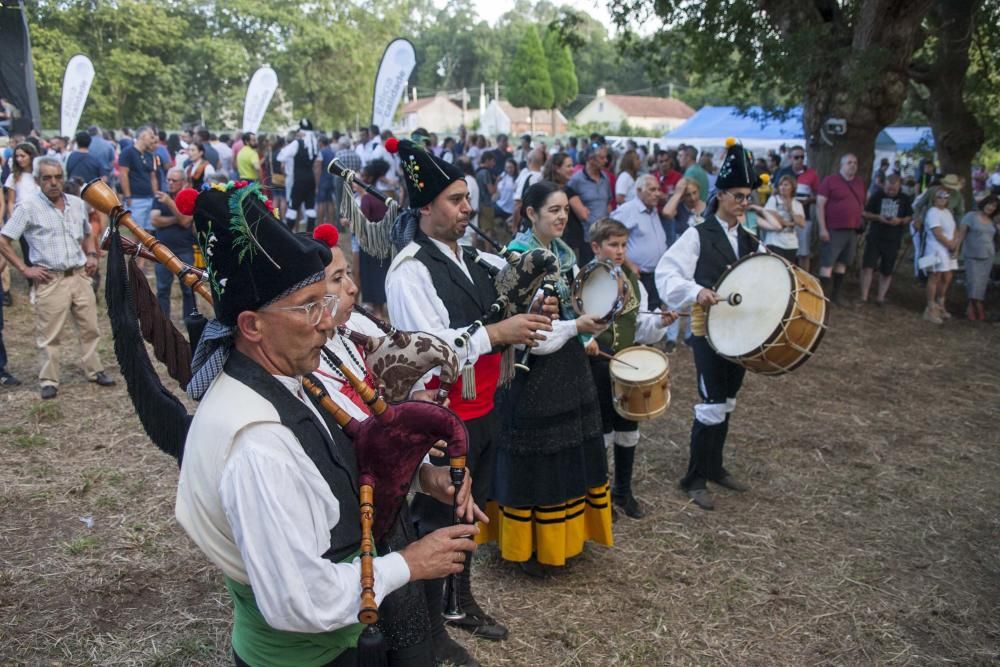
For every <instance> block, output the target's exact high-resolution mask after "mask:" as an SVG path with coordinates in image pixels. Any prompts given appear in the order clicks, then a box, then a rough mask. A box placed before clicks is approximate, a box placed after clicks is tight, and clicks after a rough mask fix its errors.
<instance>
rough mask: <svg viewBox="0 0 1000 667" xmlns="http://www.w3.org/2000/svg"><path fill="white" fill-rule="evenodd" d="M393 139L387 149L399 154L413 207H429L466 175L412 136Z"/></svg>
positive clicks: (387, 143)
mask: <svg viewBox="0 0 1000 667" xmlns="http://www.w3.org/2000/svg"><path fill="white" fill-rule="evenodd" d="M394 139H395V137H393V138H390V139H387V140H386V142H385V149H386V150H387V151H389V152H390V153H398V154H399V159H400V163H401V165H402V167H403V175H404V176H405V178H406V192H407V193H408V194H409V195H410V207H411V208H422V207H424V206H427V205H428V204H430V203H431V202H432V201H434V199H435V198H436V197H437V196H438V195H439V194H441V193H442V192H444V190H445V188H447V187H448V186H449V185H451V184H452V183H454V182H455V181H461V180H463V179H464V178H465V174H463V173H462V171H461V170H460V169H459V168H458V167H456V166H455V165H453V164H449V163H448V162H445V161H444V160H442V159H441V158H439V157H437V156H436V155H434V154H433V153H430V152H428V151H426V150H424V148H423V147H422V146H418V145H417V144H415V143H413V142H412V141H410V140H409V139H402V140H394Z"/></svg>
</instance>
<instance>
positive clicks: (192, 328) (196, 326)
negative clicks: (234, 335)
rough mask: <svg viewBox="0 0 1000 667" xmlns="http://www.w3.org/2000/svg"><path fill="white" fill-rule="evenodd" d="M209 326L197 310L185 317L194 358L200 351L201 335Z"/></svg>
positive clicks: (185, 386)
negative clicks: (195, 353) (196, 351)
mask: <svg viewBox="0 0 1000 667" xmlns="http://www.w3.org/2000/svg"><path fill="white" fill-rule="evenodd" d="M207 325H208V320H207V319H206V318H205V316H204V315H202V314H201V313H199V312H198V311H197V310H196V311H194V312H193V313H190V314H188V315H185V316H184V326H185V328H187V332H188V342H190V343H191V355H192V356H193V355H194V351H195V350H197V349H198V341H200V340H201V334H203V333H204V332H205V327H206V326H207ZM182 386H183V387H184V388H185V389H186V388H187V385H182Z"/></svg>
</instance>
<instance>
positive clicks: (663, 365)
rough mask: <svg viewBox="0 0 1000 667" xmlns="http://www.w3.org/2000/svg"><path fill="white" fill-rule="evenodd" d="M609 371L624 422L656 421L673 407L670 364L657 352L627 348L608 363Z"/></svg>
mask: <svg viewBox="0 0 1000 667" xmlns="http://www.w3.org/2000/svg"><path fill="white" fill-rule="evenodd" d="M623 362H624V363H623ZM608 368H609V370H610V372H611V397H612V405H614V408H615V412H617V413H618V414H620V415H621V416H622V417H624V418H625V419H631V420H632V421H637V422H638V421H645V420H647V419H653V418H654V417H659V416H660V415H662V414H663V413H664V412H666V411H667V408H668V407H670V361H669V360H668V359H667V355H665V354H663V353H662V352H660V351H659V350H657V349H656V348H654V347H646V346H645V345H636V346H634V347H627V348H625V349H624V350H622V351H621V352H619V353H618V354H616V355H615V356H614V358H613V359H611V360H610V361H609V362H608Z"/></svg>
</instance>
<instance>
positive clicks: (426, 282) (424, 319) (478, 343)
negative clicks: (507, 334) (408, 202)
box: [385, 239, 506, 365]
mask: <svg viewBox="0 0 1000 667" xmlns="http://www.w3.org/2000/svg"><path fill="white" fill-rule="evenodd" d="M431 242H432V243H434V245H436V246H437V247H438V249H439V250H440V251H441V252H442V254H444V256H445V257H447V258H448V259H450V260H451V261H453V262H454V263H455V264H456V266H458V267H459V269H461V270H462V273H464V274H465V275H466V276H467V277H468V278H469V280H470V281H471V280H472V277H471V274H470V273H469V268H468V267H467V266H466V265H465V260H464V258H463V257H462V253H461V251H459V254H458V255H457V256H456V255H455V253H453V252H452V250H451V248H449V247H448V246H447V245H445V244H444V243H442V242H440V241H438V240H436V239H431ZM418 250H420V246H419V245H417V244H416V243H410V245H408V246H406V247H405V248H403V250H402V251H400V253H399V254H398V255H396V257H395V259H393V260H392V265H391V266H390V267H389V272H388V273H387V275H386V279H385V294H386V301H387V304H386V305H387V306H388V307H389V317H390V319H391V320H392V323H393V324H394V325H395V326H397V327H399V328H400V329H403V330H406V331H424V332H426V333H429V334H433V335H435V336H437V337H438V338H440V339H441V340H443V341H444V342H446V343H447V344H448V345H450V346H452V347H453V348H454V350H455V353H456V354H457V355H458V362H459V365H464V364H465V363H466V362H468V363H470V364H475V363H476V361H477V360H478V359H479V357H480V355H483V354H488V353H489V352H490V350H491V349H492V348H493V346H492V344H491V343H490V337H489V334H487V333H486V327H479V330H478V331H476V333H475V334H474V335H473V336H472V337H471V338H470V339H469V343H468V344H467V345H466V346H465V347H456V346H455V339H456V338H458V337H459V336H461V335H462V334H463V333H464V332H465V330H466V329H467V328H468V327H459V328H457V329H453V328H451V327H449V326H448V321H449V318H448V309H447V308H445V305H444V302H443V301H442V300H441V297H439V296H438V294H437V291H436V290H435V289H434V283H433V282H432V281H431V274H430V271H428V270H427V267H426V266H424V264H423V262H421V261H420V260H418V259H416V258H415V255H416V254H417V251H418ZM479 255H480V257H482V258H483V259H484V260H486V261H487V262H489V263H490V264H492V265H493V266H495V267H497V268H503V266H504V265H505V264H506V262H505V261H504V260H503V258H501V257H498V256H497V255H491V254H489V253H485V252H480V253H479Z"/></svg>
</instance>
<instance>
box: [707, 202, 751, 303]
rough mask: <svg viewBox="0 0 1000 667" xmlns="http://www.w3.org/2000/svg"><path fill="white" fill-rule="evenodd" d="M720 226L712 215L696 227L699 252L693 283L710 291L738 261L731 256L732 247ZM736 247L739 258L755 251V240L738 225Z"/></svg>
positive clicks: (718, 221)
mask: <svg viewBox="0 0 1000 667" xmlns="http://www.w3.org/2000/svg"><path fill="white" fill-rule="evenodd" d="M722 224H724V223H721V221H720V220H718V219H717V218H716V217H715V216H714V215H710V216H708V217H707V218H705V221H704V222H702V223H701V224H700V225H697V226H696V227H695V229H696V230H697V232H698V241H699V243H700V245H701V251H700V252H699V253H698V263H697V264H695V267H694V281H695V282H696V283H698V284H699V285H701V286H702V287H707V288H709V289H712V288H714V287H715V284H716V283H717V282H719V278H721V277H722V274H723V273H725V272H726V269H728V268H729V267H730V266H732V265H733V264H735V263H736V260H737V259H738V258H737V257H736V256H735V255H733V246H731V245H730V244H729V238H728V236H727V235H726V232H725V231H724V230H723V229H722ZM736 245H737V247H738V248H739V251H740V257H745V256H747V255H749V254H750V253H752V252H754V251H755V250H756V249H757V240H756V239H754V238H753V236H751V235H750V233H749V232H748V231H747V230H745V229H743V226H742V225H739V228H738V231H737V233H736Z"/></svg>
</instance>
